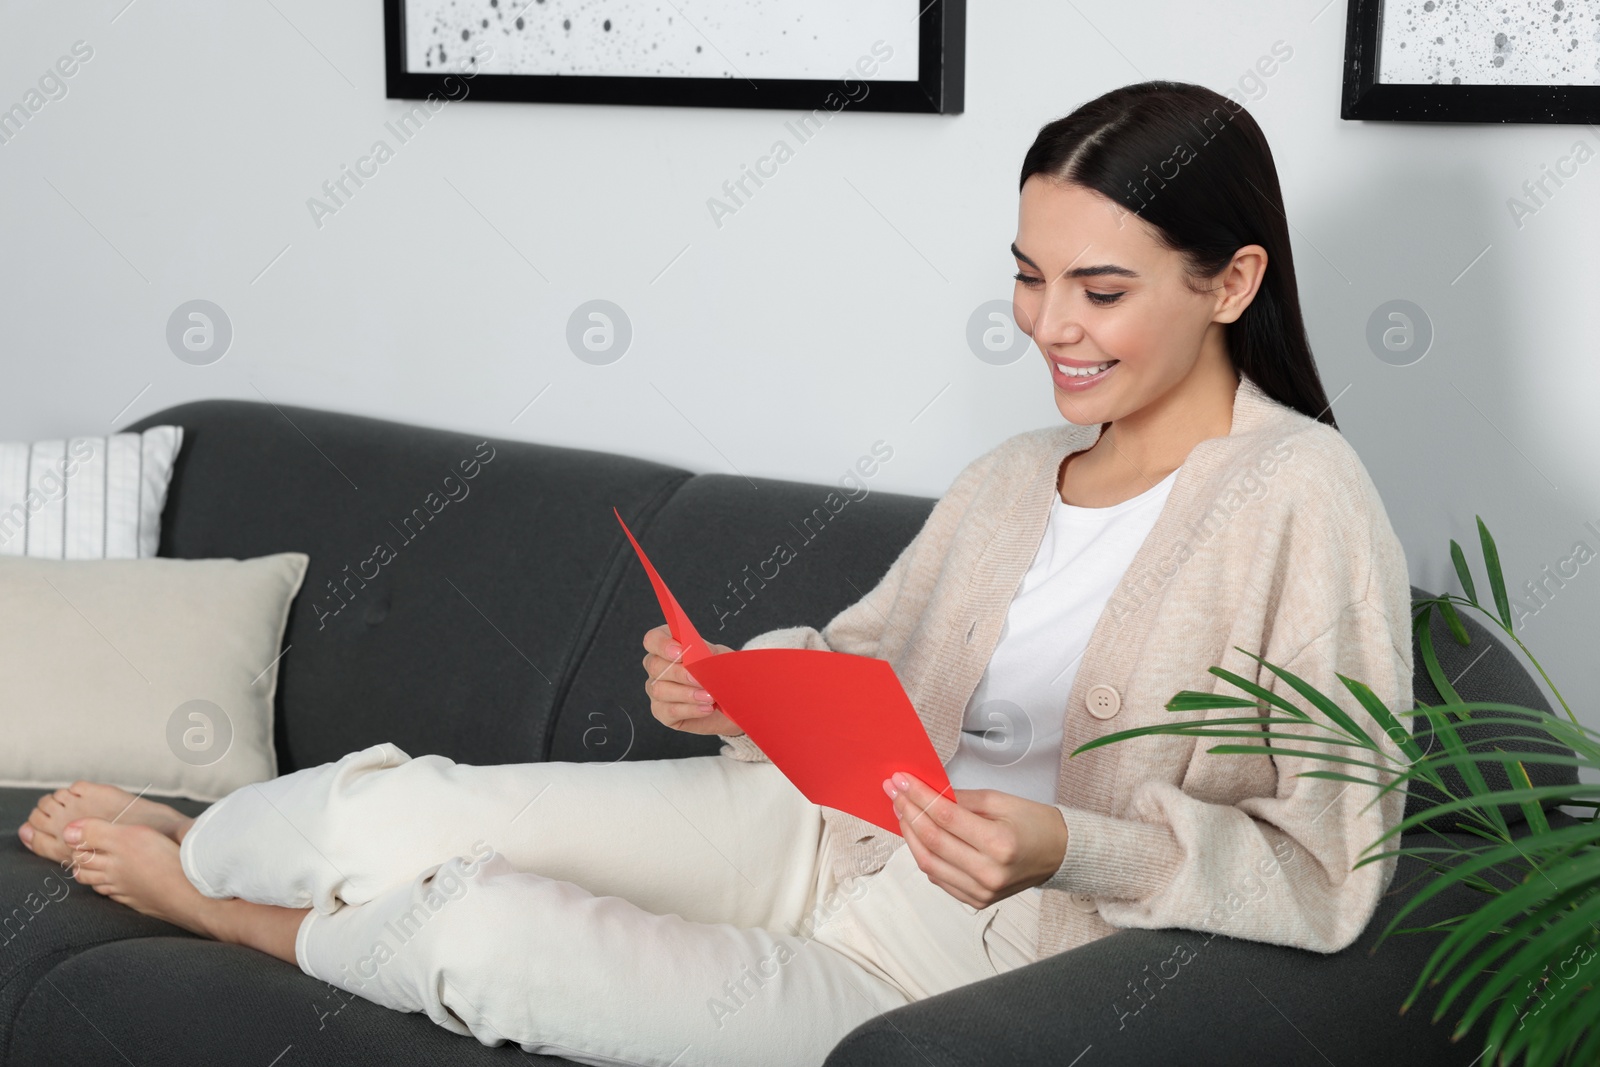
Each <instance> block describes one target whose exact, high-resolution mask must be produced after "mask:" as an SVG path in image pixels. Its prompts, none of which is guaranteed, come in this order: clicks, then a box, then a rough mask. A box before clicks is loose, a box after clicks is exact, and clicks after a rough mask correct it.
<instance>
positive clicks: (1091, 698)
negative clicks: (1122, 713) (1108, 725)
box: [1084, 685, 1122, 719]
mask: <svg viewBox="0 0 1600 1067" xmlns="http://www.w3.org/2000/svg"><path fill="white" fill-rule="evenodd" d="M1084 699H1085V700H1086V701H1087V702H1088V705H1089V714H1090V715H1093V716H1094V717H1095V718H1097V719H1109V718H1111V717H1112V716H1113V715H1115V714H1116V713H1117V712H1118V710H1120V709H1121V707H1122V694H1120V693H1118V692H1117V691H1116V690H1115V689H1113V688H1112V687H1111V686H1109V685H1097V686H1092V687H1091V688H1090V689H1089V692H1088V693H1087V694H1085V696H1084Z"/></svg>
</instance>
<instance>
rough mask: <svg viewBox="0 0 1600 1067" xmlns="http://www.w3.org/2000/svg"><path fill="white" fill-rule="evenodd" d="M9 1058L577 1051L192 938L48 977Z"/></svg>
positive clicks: (409, 1062) (513, 1056) (296, 1057)
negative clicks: (458, 1028) (451, 1021)
mask: <svg viewBox="0 0 1600 1067" xmlns="http://www.w3.org/2000/svg"><path fill="white" fill-rule="evenodd" d="M8 1062H9V1064H10V1065H12V1067H22V1065H35V1064H36V1065H39V1067H44V1065H46V1064H48V1065H50V1067H105V1065H108V1064H128V1063H135V1064H161V1065H162V1067H217V1065H219V1064H256V1065H259V1067H267V1065H269V1064H270V1065H273V1067H361V1065H365V1064H370V1065H372V1067H478V1065H485V1067H489V1065H494V1064H533V1065H548V1067H556V1065H561V1067H566V1065H568V1064H570V1063H571V1061H570V1060H565V1059H558V1058H556V1057H553V1056H534V1055H530V1054H528V1053H524V1052H523V1051H522V1050H521V1049H520V1048H519V1047H518V1046H517V1045H515V1044H513V1043H511V1042H506V1043H505V1044H504V1045H501V1046H499V1047H491V1046H487V1045H483V1044H481V1043H479V1042H478V1041H477V1040H476V1039H475V1038H472V1037H467V1036H464V1035H461V1034H453V1033H451V1032H450V1031H448V1030H446V1029H444V1028H443V1027H441V1026H436V1025H435V1024H434V1023H433V1021H432V1020H431V1019H429V1018H428V1017H427V1016H426V1015H424V1014H421V1013H407V1012H398V1011H392V1010H390V1009H388V1008H384V1007H380V1006H379V1005H377V1004H374V1003H372V1002H371V1001H369V1000H363V999H361V998H360V997H356V996H352V995H351V994H349V993H346V992H344V991H343V990H341V989H339V988H337V987H335V986H333V985H330V984H328V983H326V982H322V981H320V980H318V979H315V978H312V977H311V976H309V975H307V974H305V973H304V972H302V971H301V970H300V969H299V968H298V967H296V966H295V965H294V964H292V963H286V962H284V961H282V960H277V959H273V958H272V957H270V956H266V955H263V954H262V953H259V952H257V951H255V950H254V949H249V948H242V947H240V946H238V945H223V944H218V943H217V942H215V941H204V940H200V939H198V938H189V937H147V938H143V939H141V940H137V941H121V942H113V943H111V944H107V945H101V946H99V947H97V948H93V949H90V950H89V951H87V952H84V953H81V954H79V955H76V956H73V957H72V958H71V959H69V960H66V961H64V962H63V963H61V965H60V966H58V967H56V968H55V969H54V970H53V971H51V972H50V973H49V974H48V975H47V976H46V980H44V981H40V982H39V983H38V984H37V985H36V986H35V987H34V990H33V994H32V996H30V997H29V998H28V1000H27V1003H26V1004H24V1005H23V1007H22V1011H21V1013H20V1015H19V1016H18V1018H17V1021H16V1026H15V1030H14V1032H13V1034H12V1039H11V1050H10V1060H9V1061H8Z"/></svg>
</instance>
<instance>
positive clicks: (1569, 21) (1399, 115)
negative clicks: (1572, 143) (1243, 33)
mask: <svg viewBox="0 0 1600 1067" xmlns="http://www.w3.org/2000/svg"><path fill="white" fill-rule="evenodd" d="M1349 3H1350V10H1349V18H1348V21H1347V22H1346V24H1345V64H1344V95H1343V101H1342V103H1341V106H1340V109H1339V116H1340V117H1341V118H1346V119H1389V120H1399V121H1405V122H1569V123H1589V122H1594V121H1596V120H1597V119H1600V22H1597V21H1596V16H1595V4H1594V3H1593V2H1592V0H1349Z"/></svg>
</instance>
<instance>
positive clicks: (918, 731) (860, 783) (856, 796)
mask: <svg viewBox="0 0 1600 1067" xmlns="http://www.w3.org/2000/svg"><path fill="white" fill-rule="evenodd" d="M611 511H612V513H613V514H615V515H616V516H617V521H618V522H621V523H622V531H623V533H626V534H627V535H628V540H629V541H631V542H632V543H633V550H634V552H636V553H637V554H638V556H639V562H640V563H642V564H644V569H645V573H646V574H648V575H649V576H650V584H651V585H652V586H654V587H655V591H656V600H658V601H659V602H660V604H661V613H662V615H664V616H666V620H667V627H668V629H670V630H671V631H672V638H673V640H675V641H677V642H678V644H679V645H680V646H682V648H683V655H682V657H681V659H680V662H682V663H683V665H684V666H685V667H688V668H689V673H690V674H692V675H694V678H695V680H696V681H697V682H699V683H700V686H701V688H703V689H704V690H705V691H706V692H708V693H710V694H711V699H712V700H714V701H716V703H717V705H718V706H719V707H721V709H722V710H723V711H724V712H725V713H727V716H728V718H730V719H732V720H733V721H734V723H735V724H737V725H738V727H739V728H740V729H741V730H743V731H744V732H745V733H746V734H748V735H749V737H750V740H751V741H753V742H755V743H756V745H757V746H759V747H760V749H761V751H762V752H764V753H766V755H767V758H768V759H770V760H771V761H772V762H773V763H774V764H776V765H777V767H778V769H779V770H780V771H782V772H783V773H784V774H785V775H786V776H787V777H788V779H789V781H791V782H793V783H794V785H795V788H797V789H799V790H800V792H801V793H803V794H805V797H806V799H807V800H810V801H811V802H812V803H813V804H821V805H824V806H826V807H830V808H837V809H838V810H840V811H845V812H849V813H850V814H851V815H855V816H857V817H858V818H861V819H865V820H866V821H867V822H870V823H872V824H873V825H875V826H881V827H883V828H884V829H885V830H888V831H889V832H890V833H893V834H896V835H898V834H899V833H900V820H899V818H897V817H896V816H895V813H894V805H893V804H892V803H891V802H890V801H889V797H888V795H887V794H885V793H884V791H883V780H884V779H885V778H887V777H889V776H890V775H891V774H893V773H894V772H895V771H905V772H906V773H907V774H912V775H915V776H916V777H917V778H919V779H921V780H922V781H923V782H926V783H927V784H928V785H930V786H932V787H933V788H934V789H937V790H939V791H940V792H941V793H943V794H944V795H945V796H947V797H949V798H950V799H951V800H954V799H955V793H954V792H953V791H952V790H951V787H950V780H949V779H948V778H947V777H946V776H945V773H944V767H943V765H942V764H940V762H939V755H938V753H937V752H936V751H934V747H933V742H932V741H931V740H929V739H928V732H927V730H925V729H924V728H923V726H922V720H921V719H919V718H917V712H916V709H915V708H914V707H912V705H911V698H910V697H908V696H907V695H906V691H905V688H904V687H903V686H901V684H900V679H898V678H896V677H895V673H894V669H893V668H892V667H890V666H889V664H888V662H887V661H886V660H881V659H875V658H873V657H871V656H853V655H850V654H849V653H846V652H819V651H817V650H815V649H807V648H752V649H746V650H736V651H733V652H723V653H713V652H712V651H711V649H710V648H709V647H708V646H707V645H706V643H705V641H704V640H703V639H702V638H701V637H700V634H699V632H698V631H696V630H695V628H694V624H693V623H691V622H690V621H689V616H688V615H687V614H686V613H685V612H684V610H683V608H682V607H680V606H679V605H678V601H677V598H676V597H674V596H673V595H672V591H671V590H669V589H668V588H667V584H666V583H665V582H664V581H662V580H661V575H659V574H657V573H656V569H655V567H653V566H651V564H650V559H649V557H647V556H646V555H645V554H644V549H642V548H640V547H639V542H638V541H637V540H635V539H634V536H633V531H632V530H629V529H628V524H627V523H625V522H622V515H621V514H619V513H618V512H617V509H616V508H612V509H611Z"/></svg>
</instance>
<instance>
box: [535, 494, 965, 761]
mask: <svg viewBox="0 0 1600 1067" xmlns="http://www.w3.org/2000/svg"><path fill="white" fill-rule="evenodd" d="M830 492H833V493H835V495H834V496H833V497H832V501H831V507H830V506H829V494H830ZM855 496H856V499H850V498H848V497H846V496H845V494H844V492H843V491H842V490H841V491H835V490H833V489H831V488H830V487H828V486H823V485H815V484H811V483H806V482H791V481H781V480H777V479H771V478H752V479H746V478H743V477H738V476H735V475H724V474H702V475H699V476H697V477H695V478H693V479H691V480H690V481H688V482H687V483H685V484H684V485H682V486H681V487H679V489H678V491H677V492H676V493H674V494H673V495H672V497H671V499H669V500H668V501H667V502H666V503H665V505H664V506H663V507H662V508H661V510H660V511H659V512H658V513H657V514H656V515H655V516H654V517H653V518H652V519H651V521H650V522H649V524H648V525H645V526H644V527H643V528H641V527H640V526H639V525H636V524H635V523H634V522H633V520H631V519H628V520H627V521H628V528H629V529H631V530H632V531H633V534H634V536H635V537H637V538H638V539H639V544H640V545H641V546H643V548H644V550H645V552H647V553H648V554H649V556H650V562H651V563H653V564H654V565H655V567H656V570H657V571H658V572H659V573H660V574H661V576H662V578H663V579H664V580H665V581H666V582H667V584H668V585H669V586H671V587H672V591H673V594H674V595H675V596H677V597H678V600H679V602H680V603H681V604H682V605H683V609H684V611H686V612H687V613H688V615H689V619H690V621H692V622H693V623H694V625H695V628H696V629H697V630H699V631H700V636H702V637H704V638H705V639H706V640H707V641H711V642H715V643H717V644H722V645H727V646H729V647H730V648H738V647H739V646H741V645H742V644H744V642H745V641H747V640H749V639H750V638H751V637H754V636H755V635H756V634H759V633H764V632H766V631H768V630H774V629H777V628H779V627H783V626H797V625H801V624H807V625H811V626H815V627H818V628H821V627H822V626H824V625H826V623H827V622H828V620H829V619H831V618H833V616H834V615H836V614H838V612H840V611H842V610H843V609H844V608H846V607H848V606H849V605H851V604H853V603H854V602H855V601H857V600H859V599H861V597H863V596H864V595H866V593H867V592H868V591H869V590H870V589H871V588H872V587H873V586H875V585H876V584H877V583H878V581H879V579H881V578H882V577H883V576H884V574H885V573H886V572H887V571H888V570H889V566H890V564H892V563H893V562H894V559H895V557H896V556H897V555H899V554H900V550H901V549H902V548H904V547H905V546H906V545H907V544H909V543H910V542H911V540H912V539H913V538H914V537H916V535H917V531H918V530H919V529H921V528H922V523H923V521H924V520H925V519H926V518H927V516H928V512H929V511H931V510H932V509H933V505H934V501H933V499H932V498H929V497H920V496H907V495H905V494H900V493H885V492H881V491H871V492H866V493H861V492H859V491H858V492H857V493H856V494H855ZM623 517H624V518H625V519H627V516H626V514H624V516H623ZM611 527H612V529H611V532H610V533H609V535H608V536H609V537H611V538H612V539H613V540H614V543H615V545H616V546H617V548H618V550H619V552H620V553H621V554H622V556H623V557H624V559H623V563H624V566H623V568H622V574H621V579H620V582H619V583H618V585H617V588H616V592H615V593H614V594H612V596H611V598H610V600H609V601H608V602H607V603H606V605H605V608H604V611H603V613H602V614H601V616H600V618H599V620H598V625H597V628H596V630H595V634H594V641H593V643H592V644H591V645H590V646H589V647H588V648H587V649H585V651H584V653H583V656H582V658H581V660H580V661H579V663H578V664H577V668H576V670H575V671H574V672H573V677H572V685H571V688H570V690H569V691H568V693H567V696H566V699H565V702H564V707H563V710H562V714H561V716H560V718H559V719H558V720H557V721H556V725H555V732H554V738H553V744H552V747H551V750H550V758H551V759H564V760H615V759H662V758H666V757H677V756H695V755H704V754H707V753H715V752H716V751H717V749H718V747H720V745H721V742H720V741H718V740H717V739H716V738H714V737H710V738H708V737H706V736H703V735H699V734H689V733H684V732H682V731H678V730H673V729H670V728H668V727H666V726H663V725H661V723H659V722H657V721H656V719H655V717H654V716H652V715H651V714H650V700H649V697H648V696H647V695H646V694H645V691H644V682H645V677H644V668H643V667H642V665H641V661H642V660H643V659H644V647H643V645H642V643H641V642H642V641H643V639H644V634H645V631H646V630H649V629H651V628H652V627H655V626H659V625H661V623H662V622H663V619H662V617H661V608H660V606H659V605H658V604H657V603H656V597H655V593H654V591H653V590H652V589H651V587H650V579H649V578H648V577H647V576H646V575H645V572H644V568H643V567H642V566H640V565H639V561H638V558H637V556H635V555H634V552H633V548H632V546H631V545H629V544H628V540H627V535H626V534H624V533H623V532H622V527H621V526H619V525H617V521H616V519H615V518H613V519H612V520H611ZM780 544H783V545H787V546H789V548H790V549H791V551H792V557H791V556H790V554H789V553H779V552H777V551H776V550H777V547H778V546H779V545H780ZM784 559H786V560H787V562H780V560H784ZM763 574H765V575H768V576H770V577H767V578H764V577H763ZM735 586H737V587H738V590H739V595H736V594H735V592H734V588H733V587H735Z"/></svg>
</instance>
